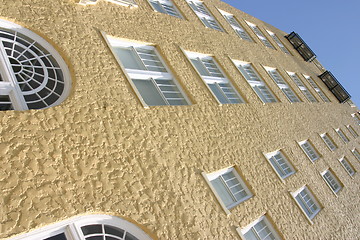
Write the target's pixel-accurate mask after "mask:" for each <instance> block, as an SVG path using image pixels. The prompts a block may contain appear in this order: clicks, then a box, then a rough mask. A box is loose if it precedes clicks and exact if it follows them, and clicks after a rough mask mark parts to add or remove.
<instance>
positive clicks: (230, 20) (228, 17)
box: [219, 10, 253, 42]
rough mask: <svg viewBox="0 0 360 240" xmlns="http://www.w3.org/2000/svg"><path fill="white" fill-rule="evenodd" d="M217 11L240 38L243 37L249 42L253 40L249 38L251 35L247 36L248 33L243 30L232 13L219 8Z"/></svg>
mask: <svg viewBox="0 0 360 240" xmlns="http://www.w3.org/2000/svg"><path fill="white" fill-rule="evenodd" d="M219 11H220V13H221V14H222V15H223V16H224V18H225V19H226V21H227V22H228V23H229V24H230V26H231V27H232V28H233V29H234V31H235V32H236V33H237V35H238V36H239V37H240V38H241V39H244V40H246V41H249V42H252V41H253V40H252V39H251V37H250V36H249V34H248V33H247V32H246V31H245V30H244V28H243V27H242V26H241V24H240V23H239V22H238V20H236V18H235V17H234V15H232V14H230V13H227V12H224V11H222V10H219Z"/></svg>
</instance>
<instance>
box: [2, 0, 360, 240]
mask: <svg viewBox="0 0 360 240" xmlns="http://www.w3.org/2000/svg"><path fill="white" fill-rule="evenodd" d="M173 1H174V2H175V3H176V4H177V6H178V7H179V9H180V10H181V11H182V12H183V14H184V16H185V17H186V18H187V20H181V19H177V18H174V17H171V16H169V15H166V14H161V13H156V12H154V11H153V10H152V8H151V7H150V5H149V4H148V3H147V2H146V1H145V0H137V2H138V4H139V7H138V8H128V7H123V6H119V5H116V4H113V3H109V2H105V1H100V2H99V3H98V4H96V5H88V6H81V5H79V4H77V3H76V1H74V0H52V1H49V0H0V18H2V19H7V20H9V21H13V22H15V23H18V24H20V25H22V26H24V27H27V28H28V29H30V30H32V31H34V32H35V33H37V34H39V35H40V36H42V37H44V38H45V39H47V40H48V41H49V42H50V43H51V44H53V45H54V47H55V48H56V49H57V50H58V51H59V52H60V53H61V55H62V56H63V57H64V59H65V60H66V62H67V63H68V66H69V68H70V70H71V72H72V81H73V86H72V90H71V93H70V96H69V97H68V98H67V99H66V100H65V101H64V102H63V103H62V104H61V105H59V106H56V107H52V108H49V109H46V110H37V111H36V110H31V111H23V112H19V111H7V112H0V119H1V128H0V133H1V134H0V141H1V142H0V152H1V167H0V191H1V197H0V238H8V237H11V236H14V235H16V234H21V233H25V232H28V231H31V230H33V229H36V228H40V227H42V226H46V225H49V224H51V223H55V222H58V221H60V220H63V219H67V218H69V217H72V216H75V215H79V214H86V213H106V214H111V215H115V216H119V217H123V218H125V219H130V220H131V221H133V222H135V223H137V224H138V225H139V226H140V227H141V228H143V229H144V230H145V231H146V232H147V233H149V234H150V235H151V236H153V237H154V238H158V239H239V236H238V235H237V233H236V231H235V227H240V228H242V227H244V226H246V225H248V224H249V223H251V222H252V221H254V220H255V219H257V218H258V217H260V216H261V215H262V214H264V213H267V214H268V215H269V216H270V217H271V218H272V220H273V221H274V224H275V226H276V228H277V229H278V230H279V232H280V233H281V234H282V236H283V237H284V238H285V239H358V237H359V235H360V233H359V229H360V209H359V205H360V202H359V192H360V187H359V174H355V176H354V177H353V178H351V177H349V175H347V173H346V172H345V170H344V168H343V167H342V166H341V165H340V163H339V162H338V160H337V159H339V158H340V157H342V156H344V155H345V156H347V157H348V159H349V161H350V162H351V163H352V164H353V166H354V168H355V169H356V170H358V171H360V163H359V161H357V160H356V159H355V158H354V157H353V155H352V154H351V152H350V150H351V149H353V148H354V147H356V148H357V149H358V150H359V149H360V146H359V138H357V139H354V138H353V137H352V136H351V135H350V133H349V132H348V130H346V129H345V127H344V125H347V124H351V125H352V126H353V127H354V129H355V130H356V131H357V132H360V128H359V127H358V126H357V125H356V124H355V122H354V121H353V119H352V118H351V116H350V114H351V113H353V112H355V109H354V108H351V107H350V106H349V105H348V104H339V103H338V101H337V100H336V99H335V98H334V96H333V95H332V94H331V93H330V92H329V91H328V90H327V89H326V87H325V85H324V84H323V83H321V81H320V80H319V79H318V78H317V77H316V76H317V75H318V74H319V73H320V72H319V71H318V70H317V69H316V67H315V66H314V65H313V64H312V63H306V62H304V61H303V60H302V58H301V57H300V56H299V55H298V54H297V53H296V52H295V51H294V50H293V48H292V46H291V45H290V44H289V43H288V42H285V39H283V42H284V44H285V45H286V46H287V48H288V49H290V51H291V52H292V54H293V55H294V56H289V55H286V54H284V53H283V52H281V50H280V49H279V48H278V47H277V46H276V48H277V50H272V49H268V48H266V47H265V46H264V45H262V44H261V42H260V41H258V39H257V37H256V36H255V35H254V34H253V33H252V32H251V31H250V28H249V27H248V26H244V28H245V29H246V30H248V32H249V34H250V35H251V36H252V38H253V39H254V41H255V42H256V43H249V42H246V41H243V40H241V39H239V38H238V37H237V35H236V33H235V32H234V31H233V30H232V29H231V27H230V26H229V25H228V24H227V22H226V21H225V19H224V18H222V16H221V14H220V13H219V12H218V11H217V9H216V8H215V6H216V7H218V8H220V9H222V10H224V11H227V12H230V13H233V14H234V15H235V16H237V17H238V19H240V20H241V19H242V18H245V19H246V20H248V21H250V22H253V23H255V24H257V25H258V26H259V27H260V28H261V29H262V30H263V29H264V28H266V29H269V30H271V31H272V32H274V33H276V34H277V35H278V36H282V35H285V33H284V32H281V31H280V30H278V29H276V28H274V27H272V26H270V25H268V24H266V23H263V22H261V21H260V20H258V19H255V18H253V17H251V16H249V15H247V14H245V13H243V12H241V11H239V10H235V9H233V8H231V7H230V6H229V5H227V4H225V3H222V2H220V1H217V0H209V1H206V4H207V6H208V8H209V9H210V11H211V12H212V13H213V14H214V16H215V17H216V18H217V20H218V21H219V22H220V24H221V25H222V26H223V28H224V29H225V31H226V32H224V33H220V32H218V31H216V30H212V29H207V28H205V27H204V26H203V25H202V23H201V22H200V20H199V19H198V18H197V17H196V15H195V14H194V13H193V12H192V11H191V9H190V8H189V6H188V5H187V3H186V2H185V1H183V0H173ZM254 7H256V6H254ZM241 21H242V23H244V22H243V20H241ZM100 31H104V32H105V33H106V34H108V35H111V36H115V37H119V38H125V39H130V40H136V41H140V42H145V43H151V44H154V45H156V47H157V49H158V50H159V51H160V52H161V54H162V55H163V56H164V60H165V61H166V63H167V64H168V66H169V67H170V68H171V69H172V71H173V73H174V75H175V76H176V78H177V80H178V81H179V83H180V84H181V85H182V86H183V87H184V90H185V91H186V93H187V94H188V96H189V97H190V99H191V100H192V102H193V105H191V106H163V107H151V108H150V109H144V108H143V107H142V105H141V103H140V101H139V100H138V98H137V96H136V95H135V93H134V92H133V90H132V89H131V86H130V84H129V82H128V80H127V79H126V77H125V75H124V74H123V72H122V70H121V68H120V67H119V66H118V64H117V62H116V60H115V58H114V57H113V56H112V54H111V52H110V50H109V48H108V46H107V45H106V43H105V41H104V40H103V38H102V36H101V34H100ZM270 41H271V42H272V43H273V45H276V44H275V43H274V42H273V41H272V39H271V40H270ZM180 48H182V49H184V50H187V51H193V52H199V53H205V54H212V55H214V56H215V58H216V60H217V61H218V63H219V64H220V65H221V67H222V68H223V69H224V71H225V72H226V73H227V75H228V77H229V79H231V81H232V83H233V84H234V85H235V86H236V87H237V89H238V90H239V92H240V93H241V95H242V96H243V97H244V99H245V100H246V102H247V103H245V104H234V105H223V106H219V105H218V104H217V103H216V101H215V99H214V98H213V97H212V95H211V94H210V92H209V91H208V89H207V88H206V86H205V84H204V83H203V81H202V80H201V78H200V77H199V76H198V75H197V74H196V72H195V70H194V69H193V68H192V66H191V64H190V63H189V61H188V60H187V59H186V58H185V56H184V55H183V53H182V52H181V50H180ZM229 58H232V59H237V60H242V61H248V62H252V63H253V64H254V66H255V68H256V69H257V70H258V72H259V74H260V75H261V76H263V78H264V79H265V81H266V82H267V84H268V85H269V87H270V88H271V89H272V91H273V92H274V93H275V95H276V96H277V97H278V98H279V100H280V101H281V102H279V103H272V104H263V103H261V101H260V100H259V99H258V98H257V96H256V94H255V93H254V92H253V91H252V89H251V87H250V86H249V85H248V84H247V82H246V81H245V79H244V78H243V77H242V76H241V74H240V73H239V72H238V70H237V69H236V68H235V67H234V65H233V64H232V63H231V61H230V59H229ZM261 65H263V66H269V67H276V68H278V69H279V70H280V72H281V73H283V74H285V72H284V70H287V71H292V72H296V73H298V74H300V73H304V74H307V75H310V76H312V77H313V79H315V80H316V81H317V83H318V84H319V85H320V87H321V88H322V89H323V91H324V93H325V94H326V95H327V96H328V97H329V98H330V99H331V101H332V102H331V103H323V102H322V101H321V100H320V98H319V97H318V95H316V92H315V91H314V90H313V89H311V87H310V85H309V84H308V83H306V85H307V86H308V88H309V89H310V90H311V92H312V93H313V94H314V95H315V96H316V98H317V99H318V100H319V101H320V103H313V104H311V103H308V102H306V100H305V98H304V96H303V95H302V94H301V92H300V91H299V90H298V88H297V87H296V86H295V85H294V83H293V82H291V81H290V79H289V78H288V77H287V78H286V80H287V81H288V82H289V85H290V86H291V87H292V88H293V89H294V90H295V91H296V93H297V94H298V95H299V96H300V98H301V99H302V100H303V101H304V102H302V103H296V104H290V103H289V102H288V100H287V99H286V97H285V95H283V93H282V92H281V91H280V90H279V89H278V88H277V86H276V85H275V83H274V82H273V81H272V80H271V79H270V78H269V76H268V75H267V74H266V71H265V70H264V69H263V68H262V66H261ZM285 77H286V76H285ZM303 81H305V80H304V79H303ZM338 127H341V128H342V129H343V131H344V132H345V134H347V135H348V136H349V138H350V140H351V141H350V142H349V143H348V144H344V143H343V142H342V141H341V139H340V138H339V137H338V136H337V135H336V133H335V131H334V129H333V128H338ZM323 132H328V134H329V136H331V137H332V138H333V139H334V141H335V142H336V144H337V145H338V146H339V148H338V149H337V150H335V151H334V152H331V151H329V150H328V148H327V147H326V145H325V144H324V142H323V141H322V140H321V138H320V137H319V135H318V134H320V133H323ZM305 139H310V140H311V141H312V142H313V144H314V146H315V147H316V148H317V150H318V151H319V153H320V154H321V155H322V157H321V159H319V160H317V161H316V162H315V163H311V162H310V161H309V160H308V158H307V157H306V156H305V155H304V153H303V152H302V150H301V149H300V147H299V146H298V144H297V141H301V140H305ZM276 149H283V151H284V153H285V154H287V156H288V157H289V160H290V161H291V162H292V164H293V165H294V166H295V168H296V169H297V172H296V174H294V175H292V176H291V177H289V178H288V179H286V180H285V181H284V182H283V181H281V180H280V179H279V178H278V177H277V175H276V174H275V173H274V171H273V169H272V168H271V166H270V165H269V164H268V162H267V160H266V159H265V158H264V156H263V154H262V153H264V152H265V153H266V152H272V151H275V150H276ZM232 165H236V166H238V168H239V169H240V171H241V174H242V175H243V176H244V180H245V181H246V183H247V184H248V185H249V186H250V187H251V189H252V191H253V193H254V196H253V197H252V198H251V199H249V200H247V201H245V202H244V203H241V204H240V205H238V206H236V207H235V208H233V209H232V210H231V215H229V216H226V214H225V212H224V211H223V210H222V209H221V207H220V205H219V204H218V202H217V201H216V198H215V196H214V195H213V194H212V192H211V191H210V189H209V187H208V186H207V185H206V182H205V181H204V179H203V177H202V176H201V172H202V171H205V172H213V171H216V170H218V169H222V168H225V167H228V166H232ZM327 167H331V169H332V170H333V171H334V173H335V174H336V175H337V177H338V178H339V179H340V180H341V182H342V183H343V184H344V188H343V189H342V191H341V192H340V193H339V194H338V197H336V196H335V195H334V194H333V193H332V192H331V190H330V189H329V187H328V186H327V185H326V184H325V182H324V181H323V179H322V178H321V176H320V174H319V172H320V171H323V170H325V169H326V168H327ZM305 184H307V185H308V186H309V187H310V189H311V190H312V191H313V193H314V194H315V196H316V197H317V198H318V200H319V202H320V203H321V205H322V206H323V209H322V210H321V212H320V213H319V214H318V215H317V216H316V217H315V218H314V219H313V224H310V223H309V222H308V221H307V219H306V217H305V216H304V214H303V213H302V212H301V211H300V209H299V208H298V207H297V205H296V204H295V201H294V200H293V199H292V197H291V195H290V194H289V191H295V190H297V189H298V188H300V187H301V186H303V185H305Z"/></svg>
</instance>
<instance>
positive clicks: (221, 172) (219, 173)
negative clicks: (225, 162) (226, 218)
mask: <svg viewBox="0 0 360 240" xmlns="http://www.w3.org/2000/svg"><path fill="white" fill-rule="evenodd" d="M229 172H233V174H234V175H235V177H236V178H237V180H238V181H239V183H240V185H241V187H242V188H243V189H244V191H245V192H246V194H247V196H246V197H244V198H242V199H240V200H239V201H234V203H233V204H231V205H230V206H226V205H225V203H224V202H223V200H222V199H221V197H220V195H219V194H218V192H217V191H216V189H215V187H214V186H213V185H212V183H211V181H212V180H214V179H217V178H219V177H220V176H222V175H224V174H226V173H229ZM201 174H202V176H203V177H204V179H205V181H206V183H207V184H208V185H209V187H210V189H211V191H212V192H213V194H214V195H215V197H216V199H217V201H218V202H219V204H220V206H221V207H222V209H223V210H224V211H225V213H226V214H227V215H229V214H231V212H230V210H231V209H232V208H234V207H236V206H237V205H239V204H240V203H242V202H244V201H246V200H248V199H250V198H251V197H252V196H253V194H252V192H251V191H250V190H249V188H248V186H247V185H246V183H245V182H244V180H243V179H242V177H241V176H240V174H239V173H238V171H237V169H236V167H235V166H232V167H228V168H224V169H221V170H219V171H215V172H212V173H206V172H202V173H201ZM224 185H226V184H225V183H224ZM225 188H226V189H227V191H228V192H229V193H230V195H232V193H231V192H230V190H229V189H228V187H227V185H226V187H225ZM234 199H235V197H234Z"/></svg>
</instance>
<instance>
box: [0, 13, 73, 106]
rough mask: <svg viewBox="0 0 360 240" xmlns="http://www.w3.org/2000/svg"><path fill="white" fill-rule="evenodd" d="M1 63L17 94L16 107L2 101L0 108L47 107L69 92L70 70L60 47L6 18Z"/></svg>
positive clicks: (1, 35)
mask: <svg viewBox="0 0 360 240" xmlns="http://www.w3.org/2000/svg"><path fill="white" fill-rule="evenodd" d="M12 25H13V28H11V26H12ZM3 26H6V27H3ZM0 64H1V65H2V67H0V75H2V77H0V81H1V82H8V83H11V85H10V86H11V87H9V88H8V90H9V95H11V96H13V97H11V98H10V101H11V103H12V107H9V105H6V104H5V105H6V106H5V107H3V105H4V103H2V102H0V110H9V109H12V108H14V109H15V110H26V109H40V108H47V107H50V106H53V105H57V104H59V103H60V102H61V101H63V100H64V99H65V97H66V95H67V94H68V88H69V84H70V82H69V81H70V78H69V71H68V69H67V67H66V64H65V62H64V60H63V59H62V58H61V57H60V55H59V54H58V53H57V52H56V50H55V49H54V48H53V47H52V46H50V45H49V44H48V43H47V42H46V41H45V40H44V39H42V38H41V37H39V36H38V35H36V34H34V33H33V32H31V31H29V30H27V29H25V28H22V27H21V26H18V25H16V24H12V23H9V22H6V21H4V20H0ZM6 66H7V67H6ZM65 85H67V86H65ZM0 101H1V100H0Z"/></svg>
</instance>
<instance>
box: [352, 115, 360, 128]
mask: <svg viewBox="0 0 360 240" xmlns="http://www.w3.org/2000/svg"><path fill="white" fill-rule="evenodd" d="M351 117H353V118H354V121H355V122H356V124H357V125H360V117H359V114H358V113H352V114H351Z"/></svg>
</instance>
